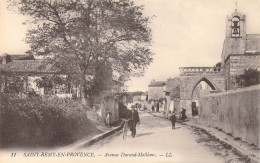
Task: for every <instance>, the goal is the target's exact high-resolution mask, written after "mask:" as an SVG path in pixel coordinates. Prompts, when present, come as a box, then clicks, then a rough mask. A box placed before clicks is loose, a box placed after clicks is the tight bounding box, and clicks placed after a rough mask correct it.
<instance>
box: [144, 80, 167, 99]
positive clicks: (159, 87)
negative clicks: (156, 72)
mask: <svg viewBox="0 0 260 163" xmlns="http://www.w3.org/2000/svg"><path fill="white" fill-rule="evenodd" d="M165 86H166V81H152V82H151V83H150V84H149V85H148V100H156V99H160V98H163V97H164V96H165V92H164V90H165Z"/></svg>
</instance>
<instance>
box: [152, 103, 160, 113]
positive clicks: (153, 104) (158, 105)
mask: <svg viewBox="0 0 260 163" xmlns="http://www.w3.org/2000/svg"><path fill="white" fill-rule="evenodd" d="M159 108H160V103H159V101H158V100H157V101H152V111H153V112H154V111H156V112H159ZM155 109H156V110H155Z"/></svg>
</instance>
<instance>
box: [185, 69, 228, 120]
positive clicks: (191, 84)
mask: <svg viewBox="0 0 260 163" xmlns="http://www.w3.org/2000/svg"><path fill="white" fill-rule="evenodd" d="M180 72H181V73H180V76H181V83H182V84H181V88H180V105H181V106H180V107H181V108H185V109H186V110H187V114H188V115H191V114H192V104H194V101H198V99H195V98H194V96H193V95H194V91H195V88H196V87H197V86H198V84H199V83H201V82H202V81H204V82H205V83H207V85H208V86H209V87H210V88H211V90H212V91H222V90H224V89H225V79H224V75H223V71H222V68H221V67H219V68H217V69H216V68H215V67H180Z"/></svg>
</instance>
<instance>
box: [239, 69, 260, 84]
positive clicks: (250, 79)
mask: <svg viewBox="0 0 260 163" xmlns="http://www.w3.org/2000/svg"><path fill="white" fill-rule="evenodd" d="M259 74H260V73H259V71H257V69H252V68H249V69H245V70H244V74H242V75H238V76H236V83H238V85H239V86H241V87H248V86H251V85H256V84H259V83H260V82H259Z"/></svg>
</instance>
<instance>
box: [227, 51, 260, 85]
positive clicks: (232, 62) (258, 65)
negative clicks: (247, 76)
mask: <svg viewBox="0 0 260 163" xmlns="http://www.w3.org/2000/svg"><path fill="white" fill-rule="evenodd" d="M225 67H226V72H225V77H226V79H227V80H226V82H227V83H226V85H227V90H230V89H235V88H236V87H237V85H236V76H237V75H242V74H243V73H244V70H245V69H248V68H253V69H257V70H258V71H260V55H259V54H243V55H230V56H229V59H228V60H227V61H226V63H225Z"/></svg>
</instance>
